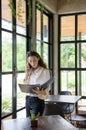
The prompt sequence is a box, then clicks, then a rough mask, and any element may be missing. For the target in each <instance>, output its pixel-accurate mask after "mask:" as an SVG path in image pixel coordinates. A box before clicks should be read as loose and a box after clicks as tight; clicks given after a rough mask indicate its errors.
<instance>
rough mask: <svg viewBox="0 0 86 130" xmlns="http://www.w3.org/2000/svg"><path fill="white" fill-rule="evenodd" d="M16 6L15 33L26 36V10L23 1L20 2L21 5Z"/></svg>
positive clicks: (18, 3)
mask: <svg viewBox="0 0 86 130" xmlns="http://www.w3.org/2000/svg"><path fill="white" fill-rule="evenodd" d="M16 4H17V14H18V15H17V32H18V33H21V34H26V19H25V18H26V17H25V16H26V10H25V0H21V3H20V2H18V0H17V2H16Z"/></svg>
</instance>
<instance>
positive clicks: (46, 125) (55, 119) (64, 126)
mask: <svg viewBox="0 0 86 130" xmlns="http://www.w3.org/2000/svg"><path fill="white" fill-rule="evenodd" d="M9 129H10V130H78V129H77V128H75V127H74V126H73V125H72V124H70V123H69V122H68V121H66V120H65V119H64V118H62V117H61V116H60V115H50V116H40V117H39V119H38V126H37V127H31V126H30V119H29V118H23V119H21V118H20V119H11V120H4V121H2V130H9Z"/></svg>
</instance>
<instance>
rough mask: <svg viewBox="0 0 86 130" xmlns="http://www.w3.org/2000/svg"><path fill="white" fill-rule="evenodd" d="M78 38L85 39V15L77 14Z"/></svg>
mask: <svg viewBox="0 0 86 130" xmlns="http://www.w3.org/2000/svg"><path fill="white" fill-rule="evenodd" d="M77 36H78V37H77V38H78V40H86V15H79V16H78V33H77Z"/></svg>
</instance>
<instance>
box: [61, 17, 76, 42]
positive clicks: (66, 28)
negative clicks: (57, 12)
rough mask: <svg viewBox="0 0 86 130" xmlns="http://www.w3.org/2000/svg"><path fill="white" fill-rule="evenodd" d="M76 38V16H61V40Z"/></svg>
mask: <svg viewBox="0 0 86 130" xmlns="http://www.w3.org/2000/svg"><path fill="white" fill-rule="evenodd" d="M74 39H75V17H74V16H68V17H67V16H66V17H62V18H61V41H71V40H74Z"/></svg>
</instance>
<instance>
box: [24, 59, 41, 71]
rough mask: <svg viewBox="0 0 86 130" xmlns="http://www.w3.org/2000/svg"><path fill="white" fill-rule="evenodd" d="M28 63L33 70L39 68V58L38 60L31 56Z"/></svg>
mask: <svg viewBox="0 0 86 130" xmlns="http://www.w3.org/2000/svg"><path fill="white" fill-rule="evenodd" d="M27 61H28V63H29V64H30V65H31V67H32V68H33V69H36V68H37V67H38V61H39V58H37V57H36V56H29V57H28V58H27Z"/></svg>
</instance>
